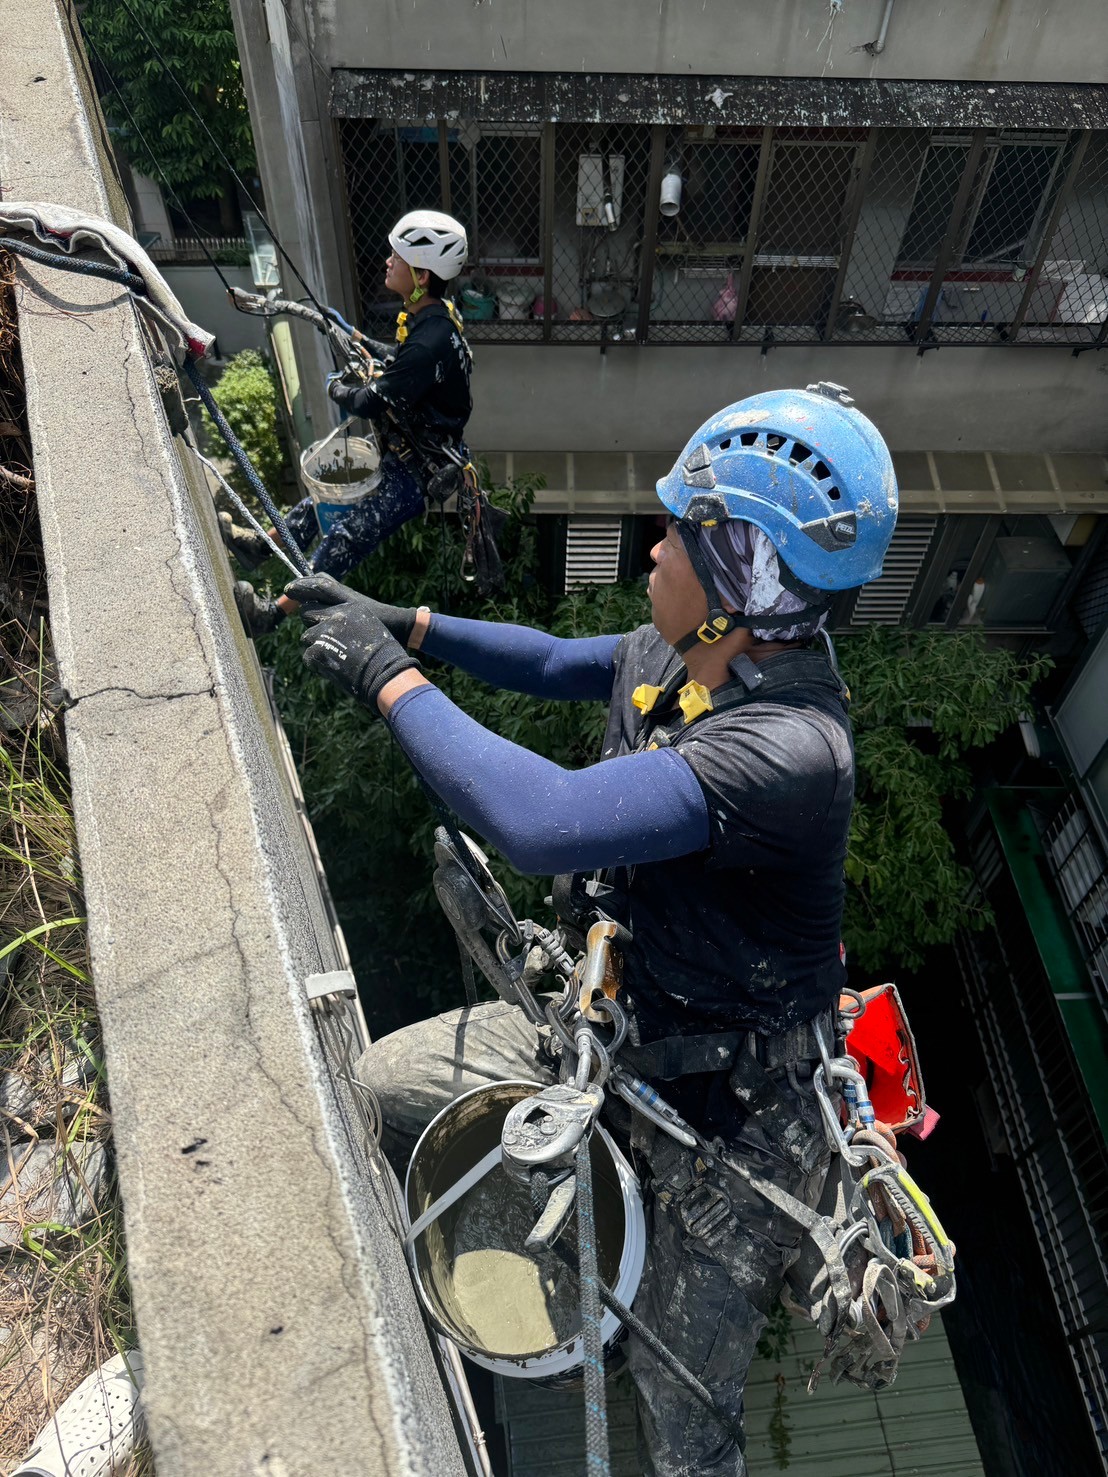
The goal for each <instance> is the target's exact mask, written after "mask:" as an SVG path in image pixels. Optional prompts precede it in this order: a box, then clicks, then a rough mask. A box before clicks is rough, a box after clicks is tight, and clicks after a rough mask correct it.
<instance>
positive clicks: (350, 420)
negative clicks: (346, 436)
mask: <svg viewBox="0 0 1108 1477" xmlns="http://www.w3.org/2000/svg"><path fill="white" fill-rule="evenodd" d="M357 419H358V417H357V416H356V415H348V416H344V417H343V419H342V420H341V421H339V423H338V425H337V426H336V427H335V429H334V430H333V431H328V432H327V434H326V436H324V438H323V440H322V441H317V442H316V444H315V454H316V456H318V455H319V454H320V452H321V451H322V450H323V448H324V447H325V446H326V445H327V443H328V441H333V440H334V439H335V437H336V436H338V435H339V434H341V432H343V431H348V430H349V429H350V427H351V426H352V425H353V424H354V422H355V421H356V420H357Z"/></svg>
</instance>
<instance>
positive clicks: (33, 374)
mask: <svg viewBox="0 0 1108 1477" xmlns="http://www.w3.org/2000/svg"><path fill="white" fill-rule="evenodd" d="M0 34H3V35H4V37H5V61H4V67H3V69H2V71H0V187H2V189H3V194H4V196H5V197H6V198H8V199H29V200H33V199H36V198H47V199H51V200H58V201H61V202H64V203H66V204H68V205H73V206H76V207H78V208H81V209H85V210H87V211H88V212H90V213H91V214H96V215H109V214H111V213H112V211H113V198H112V196H111V195H110V193H109V190H108V188H107V187H106V185H105V181H104V174H103V163H104V161H103V140H102V138H101V137H100V135H99V132H98V123H97V119H96V116H95V115H94V114H91V113H90V111H89V109H88V107H87V105H86V103H87V100H86V97H85V96H84V94H83V92H82V84H81V81H80V73H79V71H78V68H77V62H78V59H77V58H75V56H74V55H72V54H71V52H70V49H69V42H68V40H67V34H66V28H65V21H64V16H63V14H62V12H61V11H60V10H59V9H58V8H57V7H56V6H55V5H54V4H53V3H52V0H19V3H18V4H17V3H16V0H0ZM115 203H116V209H117V210H118V196H116V201H115ZM20 278H21V282H22V283H23V284H24V285H23V286H22V288H21V289H20V291H19V292H18V302H19V309H20V314H19V317H20V334H21V347H22V353H23V360H24V366H25V370H26V379H27V388H28V402H29V403H28V415H29V422H30V428H31V434H32V438H33V443H34V452H35V471H36V478H37V484H38V496H39V507H40V514H41V520H42V529H43V540H44V544H45V549H46V557H47V564H48V573H49V591H50V615H51V626H52V630H53V633H54V641H55V647H56V651H57V657H58V662H59V667H60V675H61V680H62V682H63V683H64V685H65V687H66V689H67V690H68V692H69V693H70V694H71V697H72V707H71V709H70V711H69V712H68V713H67V715H66V732H67V737H68V744H69V756H70V765H71V769H72V776H73V795H74V807H75V812H76V819H77V827H78V834H79V838H80V849H81V862H82V866H83V873H84V881H85V891H86V897H87V903H88V913H89V934H90V940H91V945H92V958H93V967H94V977H95V984H96V993H97V1000H98V1005H99V1009H100V1015H101V1022H102V1027H103V1036H104V1046H105V1052H106V1058H107V1069H108V1081H109V1087H110V1091H111V1098H112V1108H113V1117H114V1133H115V1148H116V1153H117V1159H118V1170H119V1177H120V1183H121V1186H122V1190H123V1196H124V1202H125V1219H126V1238H127V1249H128V1262H129V1271H130V1277H131V1283H132V1287H133V1292H134V1299H135V1307H136V1312H137V1317H138V1327H139V1334H140V1339H141V1343H142V1349H143V1353H144V1356H145V1366H146V1372H147V1387H146V1409H147V1417H148V1421H149V1428H150V1433H151V1437H152V1440H153V1444H154V1451H155V1460H156V1465H157V1470H158V1472H159V1477H177V1474H189V1477H192V1474H197V1477H199V1474H204V1477H209V1474H219V1477H237V1474H244V1477H245V1474H267V1477H321V1474H322V1473H325V1472H328V1473H331V1472H333V1473H341V1474H343V1477H347V1474H355V1473H374V1474H377V1473H390V1474H391V1473H398V1474H399V1473H405V1474H406V1473H432V1472H433V1473H434V1474H435V1477H447V1474H453V1473H457V1472H460V1471H461V1470H462V1462H461V1458H460V1455H459V1452H458V1448H457V1443H456V1440H455V1437H454V1433H453V1428H452V1423H451V1417H450V1412H449V1408H448V1405H447V1402H446V1399H445V1396H444V1394H443V1391H442V1387H441V1383H440V1381H439V1377H438V1374H437V1371H436V1368H435V1366H434V1363H433V1361H432V1358H431V1353H430V1348H429V1344H428V1340H427V1336H426V1333H425V1330H424V1326H423V1324H422V1321H421V1319H420V1317H419V1314H418V1311H417V1308H416V1304H415V1300H414V1296H413V1294H412V1290H411V1286H410V1283H409V1281H408V1277H407V1273H406V1269H405V1266H404V1261H403V1257H402V1254H401V1251H400V1248H399V1245H398V1243H397V1240H396V1238H395V1236H394V1234H393V1233H392V1231H391V1229H390V1227H389V1224H388V1221H387V1218H386V1215H385V1212H384V1210H383V1206H382V1200H383V1197H381V1196H380V1190H379V1178H377V1179H375V1177H374V1175H373V1173H372V1172H371V1169H370V1165H369V1163H368V1161H367V1158H366V1155H365V1153H364V1149H363V1147H362V1146H361V1145H360V1144H359V1143H358V1141H357V1138H356V1136H355V1134H354V1133H353V1132H352V1131H351V1129H350V1127H349V1126H348V1121H349V1108H348V1104H347V1105H345V1106H344V1105H343V1103H342V1102H340V1097H339V1094H338V1092H337V1090H336V1087H335V1084H334V1082H333V1080H332V1076H331V1071H330V1068H329V1065H328V1062H327V1059H326V1057H325V1055H324V1052H323V1048H322V1045H321V1042H320V1039H319V1036H318V1035H317V1030H316V1025H315V1021H314V1019H313V1016H312V1010H311V1007H310V1006H309V1003H308V1000H307V998H306V994H305V989H304V981H305V979H306V977H307V976H308V975H310V974H313V973H317V972H320V971H327V970H331V969H333V968H335V967H336V964H337V959H336V952H335V943H334V937H333V934H332V932H331V929H330V925H329V922H328V919H327V916H326V913H325V911H324V907H323V904H322V900H321V896H320V892H319V888H318V885H317V882H316V877H315V873H314V870H313V864H312V860H311V857H310V855H309V852H308V847H307V844H306V839H305V836H304V833H303V830H302V828H301V826H300V824H299V821H298V818H297V815H296V811H295V808H294V804H293V800H292V795H291V793H290V790H289V787H288V784H287V781H286V780H285V777H284V775H283V774H282V772H281V768H280V755H279V750H278V741H277V735H276V734H275V732H274V730H273V727H272V724H271V723H270V721H269V717H268V709H267V704H266V698H265V693H264V690H263V686H262V682H261V674H260V671H259V669H258V666H257V662H256V659H255V657H254V654H253V650H252V648H251V646H250V644H249V643H248V642H247V641H246V640H245V638H244V637H243V635H242V632H241V628H240V626H239V623H238V620H237V618H236V616H235V611H234V606H233V603H232V600H231V586H230V576H229V571H228V568H227V564H226V560H225V558H224V556H223V553H222V549H221V547H220V545H219V541H218V537H217V532H216V528H215V522H214V513H213V510H212V506H211V502H210V498H209V495H208V493H207V491H206V489H205V488H204V486H203V483H202V482H201V481H200V479H199V478H198V477H197V476H196V475H195V468H194V467H192V466H190V465H189V459H190V453H189V452H188V451H187V450H185V449H183V448H182V447H181V443H180V442H174V440H173V439H172V438H171V437H170V434H169V431H168V428H167V425H166V420H165V416H164V413H163V410H162V406H161V403H160V400H159V397H158V394H157V390H156V386H155V383H154V379H153V376H152V372H151V368H150V360H149V342H150V341H149V336H148V332H147V330H146V328H145V326H144V324H143V323H142V322H141V321H140V319H139V317H138V316H137V314H136V311H135V309H134V307H133V305H132V304H131V302H130V301H129V300H127V299H126V298H125V297H124V296H122V295H121V294H120V293H119V292H118V290H116V289H115V288H114V287H112V286H111V285H110V284H108V283H105V282H103V281H100V280H97V279H92V278H85V277H75V276H72V275H65V274H62V273H59V272H54V271H51V270H49V269H47V268H35V269H33V270H26V271H24V269H23V268H22V267H21V268H20ZM375 1184H376V1185H377V1187H378V1188H377V1190H376V1193H375V1190H374V1186H375Z"/></svg>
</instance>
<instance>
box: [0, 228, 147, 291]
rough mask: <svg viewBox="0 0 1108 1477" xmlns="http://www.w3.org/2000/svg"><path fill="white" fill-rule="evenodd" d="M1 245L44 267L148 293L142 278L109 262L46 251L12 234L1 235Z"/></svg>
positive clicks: (61, 252) (62, 252)
mask: <svg viewBox="0 0 1108 1477" xmlns="http://www.w3.org/2000/svg"><path fill="white" fill-rule="evenodd" d="M0 246H2V247H4V249H5V250H6V251H12V252H14V253H15V254H16V256H25V257H28V258H29V259H30V260H31V261H33V262H39V263H41V265H42V266H44V267H58V268H59V269H60V270H61V271H63V272H76V273H77V274H78V275H79V276H81V277H106V278H107V279H108V281H109V282H118V283H119V284H120V286H121V287H126V288H127V289H128V290H129V291H130V292H138V293H141V294H142V295H143V296H144V297H145V295H146V283H145V282H144V281H143V280H142V278H141V277H138V276H136V275H135V273H134V272H128V271H126V270H125V269H124V268H123V267H113V266H111V265H109V263H108V262H94V261H89V259H88V258H87V257H74V256H69V255H68V254H67V253H66V252H64V251H46V250H44V249H43V248H42V247H40V246H32V245H31V244H30V243H29V242H27V241H16V240H14V239H13V238H12V237H11V236H0Z"/></svg>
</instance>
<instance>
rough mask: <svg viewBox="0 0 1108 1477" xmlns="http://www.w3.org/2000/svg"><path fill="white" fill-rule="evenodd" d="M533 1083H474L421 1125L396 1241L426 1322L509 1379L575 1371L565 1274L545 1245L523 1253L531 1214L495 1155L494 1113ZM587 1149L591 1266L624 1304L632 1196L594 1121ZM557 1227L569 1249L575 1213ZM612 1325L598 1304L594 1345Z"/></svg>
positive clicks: (636, 1206)
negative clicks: (404, 1232) (405, 1226)
mask: <svg viewBox="0 0 1108 1477" xmlns="http://www.w3.org/2000/svg"><path fill="white" fill-rule="evenodd" d="M540 1090H541V1089H540V1086H539V1084H538V1083H534V1082H494V1083H491V1084H489V1085H488V1086H485V1087H476V1088H474V1089H473V1090H472V1091H470V1092H467V1093H463V1094H462V1096H461V1097H459V1098H456V1099H455V1100H454V1102H452V1103H451V1104H450V1105H449V1107H447V1108H444V1109H443V1111H442V1112H441V1113H440V1114H439V1115H438V1116H437V1117H436V1118H435V1119H434V1120H433V1121H432V1122H431V1123H430V1124H429V1125H428V1127H427V1129H426V1130H425V1131H424V1133H423V1135H422V1137H421V1138H420V1140H419V1143H418V1144H417V1145H416V1147H415V1152H414V1153H413V1155H412V1160H411V1163H410V1164H409V1166H408V1174H407V1178H406V1180H405V1185H404V1205H405V1210H406V1212H407V1216H408V1223H409V1231H408V1236H407V1238H406V1242H405V1245H406V1248H407V1252H408V1260H409V1263H410V1265H411V1268H412V1275H413V1277H414V1280H415V1284H416V1289H417V1291H418V1294H419V1297H420V1300H421V1302H422V1303H423V1306H424V1308H425V1309H426V1311H427V1313H428V1315H429V1316H430V1318H431V1321H432V1322H433V1323H434V1325H435V1327H436V1328H437V1329H438V1330H439V1331H440V1332H441V1333H443V1334H445V1335H446V1337H447V1338H449V1339H451V1340H452V1341H453V1342H454V1343H455V1344H457V1345H458V1347H459V1348H460V1349H461V1350H462V1352H463V1353H464V1354H466V1355H468V1357H469V1358H470V1359H472V1360H473V1361H474V1363H475V1364H479V1365H480V1366H481V1368H482V1369H488V1370H492V1371H493V1373H495V1374H500V1375H504V1376H506V1377H507V1378H509V1379H530V1380H539V1381H542V1382H543V1383H544V1384H563V1383H568V1382H569V1381H571V1380H573V1379H578V1378H580V1376H581V1363H582V1359H583V1357H584V1339H583V1337H582V1334H581V1311H580V1293H579V1289H578V1284H577V1278H576V1276H575V1275H574V1274H573V1273H572V1272H571V1271H570V1270H569V1269H568V1268H566V1267H565V1266H564V1264H563V1263H562V1261H561V1259H560V1258H559V1257H558V1254H557V1252H555V1251H548V1252H543V1253H539V1254H538V1255H537V1256H535V1257H532V1256H531V1255H530V1254H529V1253H526V1252H524V1250H523V1241H524V1239H525V1237H526V1236H527V1234H528V1232H529V1231H530V1229H531V1227H532V1225H533V1224H534V1222H535V1219H536V1217H535V1212H534V1209H533V1207H532V1205H531V1198H530V1194H529V1191H528V1189H527V1187H526V1186H524V1185H520V1184H518V1183H517V1182H516V1181H515V1180H513V1179H510V1178H509V1177H508V1176H507V1174H506V1173H505V1171H504V1169H503V1167H502V1165H501V1162H500V1132H501V1129H502V1128H503V1126H504V1119H505V1118H506V1117H507V1115H508V1112H509V1110H510V1109H511V1108H513V1107H514V1106H515V1104H516V1103H518V1102H522V1101H523V1100H524V1099H525V1098H528V1097H531V1096H533V1095H534V1094H535V1093H536V1092H538V1091H540ZM591 1152H592V1169H593V1198H594V1202H595V1206H596V1233H597V1234H596V1239H597V1258H598V1262H599V1268H600V1276H601V1278H602V1279H603V1281H604V1282H606V1283H607V1284H608V1286H609V1287H611V1289H612V1291H613V1292H614V1293H615V1295H616V1297H617V1298H619V1299H620V1300H621V1301H623V1302H624V1303H627V1304H630V1303H631V1302H632V1301H633V1299H634V1296H635V1293H636V1291H637V1289H638V1285H639V1281H640V1279H641V1277H642V1269H643V1263H644V1261H645V1259H646V1221H645V1219H644V1216H643V1208H642V1196H641V1194H640V1191H639V1185H638V1181H637V1180H636V1178H635V1175H634V1173H633V1171H632V1169H631V1166H630V1165H629V1164H628V1163H627V1161H626V1159H625V1158H624V1157H623V1155H622V1154H621V1153H620V1151H619V1149H618V1148H617V1147H616V1145H615V1144H614V1143H613V1142H612V1139H611V1138H610V1137H609V1135H608V1134H607V1133H606V1132H605V1130H604V1129H603V1128H601V1127H599V1125H598V1126H597V1128H596V1130H595V1132H594V1134H593V1137H592V1150H591ZM429 1212H430V1215H429V1214H428V1213H429ZM413 1232H414V1233H415V1234H414V1235H413ZM562 1237H563V1240H564V1241H565V1244H566V1246H567V1247H568V1248H570V1249H571V1250H572V1251H573V1252H574V1254H576V1246H577V1231H576V1218H575V1216H574V1217H573V1218H571V1220H570V1223H569V1225H568V1227H567V1229H566V1230H565V1231H563V1232H562ZM621 1332H622V1324H621V1323H620V1321H619V1319H618V1318H617V1317H616V1316H615V1314H614V1313H612V1312H611V1311H610V1310H608V1309H605V1311H604V1316H603V1319H602V1321H601V1333H602V1336H603V1339H604V1345H605V1350H606V1351H607V1350H608V1349H610V1347H611V1346H612V1345H613V1344H614V1342H615V1341H616V1340H617V1338H618V1337H619V1335H620V1334H621ZM532 1346H533V1347H532Z"/></svg>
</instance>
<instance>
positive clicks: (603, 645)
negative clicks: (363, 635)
mask: <svg viewBox="0 0 1108 1477" xmlns="http://www.w3.org/2000/svg"><path fill="white" fill-rule="evenodd" d="M621 640H622V637H620V636H587V637H582V638H580V639H578V640H571V641H566V640H562V639H561V638H560V637H558V636H551V635H550V634H549V633H548V632H547V631H535V630H532V629H531V627H530V626H509V625H500V624H499V622H497V621H467V620H463V619H462V618H461V617H459V616H454V615H433V616H432V617H431V623H430V625H429V626H428V628H427V631H426V633H425V635H424V637H423V644H422V646H421V648H420V650H421V651H425V652H426V653H427V655H428V656H435V657H438V658H439V660H440V661H444V662H449V663H450V664H451V665H452V666H455V667H461V668H462V670H463V671H464V672H468V673H469V674H470V675H471V676H473V677H480V679H481V680H482V682H489V683H491V684H492V686H493V687H504V688H507V689H508V691H509V692H526V693H528V694H529V695H530V696H531V697H543V698H562V699H588V698H596V699H607V698H610V697H611V695H612V680H613V676H614V672H615V665H614V660H613V659H614V657H615V650H616V647H617V646H618V645H619V643H620V641H621Z"/></svg>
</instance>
